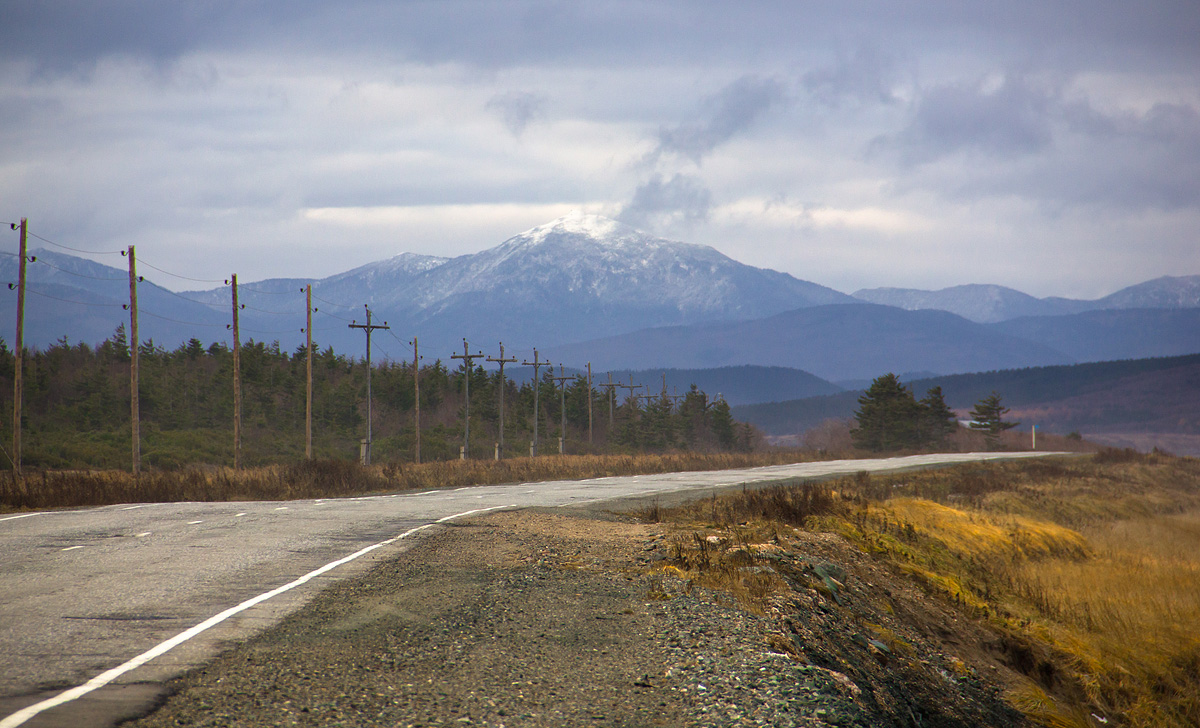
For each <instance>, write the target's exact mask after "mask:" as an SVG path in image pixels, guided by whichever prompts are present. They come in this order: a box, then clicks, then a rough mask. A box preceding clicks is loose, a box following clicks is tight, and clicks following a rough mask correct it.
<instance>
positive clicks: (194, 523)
mask: <svg viewBox="0 0 1200 728" xmlns="http://www.w3.org/2000/svg"><path fill="white" fill-rule="evenodd" d="M197 523H204V521H188V523H187V525H189V526H195V525H196V524H197Z"/></svg>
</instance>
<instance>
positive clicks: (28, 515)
mask: <svg viewBox="0 0 1200 728" xmlns="http://www.w3.org/2000/svg"><path fill="white" fill-rule="evenodd" d="M44 515H46V514H45V513H41V512H39V513H22V514H21V515H19V516H5V517H4V518H0V521H15V520H17V519H18V518H29V517H31V516H44Z"/></svg>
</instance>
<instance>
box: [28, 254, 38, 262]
mask: <svg viewBox="0 0 1200 728" xmlns="http://www.w3.org/2000/svg"><path fill="white" fill-rule="evenodd" d="M29 262H30V263H36V262H37V256H36V255H31V256H29Z"/></svg>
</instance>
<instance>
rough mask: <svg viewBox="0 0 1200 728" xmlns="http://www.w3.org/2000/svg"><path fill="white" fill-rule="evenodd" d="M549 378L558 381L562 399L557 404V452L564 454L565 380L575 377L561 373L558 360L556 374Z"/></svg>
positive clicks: (565, 440)
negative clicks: (558, 420)
mask: <svg viewBox="0 0 1200 728" xmlns="http://www.w3.org/2000/svg"><path fill="white" fill-rule="evenodd" d="M550 378H551V379H553V380H554V381H556V382H558V388H559V389H560V390H561V394H562V401H561V403H560V404H559V410H558V411H559V419H560V420H561V421H560V423H559V426H558V432H559V437H558V454H559V455H565V454H566V449H567V382H568V381H570V380H572V379H574V378H575V377H568V376H566V375H565V374H564V373H563V365H562V363H561V362H560V363H559V365H558V376H557V377H556V376H554V375H550Z"/></svg>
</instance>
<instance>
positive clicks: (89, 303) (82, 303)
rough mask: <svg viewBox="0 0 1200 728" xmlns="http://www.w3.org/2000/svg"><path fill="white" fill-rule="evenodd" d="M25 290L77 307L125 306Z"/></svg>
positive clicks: (29, 289)
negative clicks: (73, 299) (76, 299)
mask: <svg viewBox="0 0 1200 728" xmlns="http://www.w3.org/2000/svg"><path fill="white" fill-rule="evenodd" d="M8 285H9V287H10V288H11V287H12V286H13V285H15V284H13V283H9V284H8ZM25 290H26V291H28V292H30V293H32V294H34V295H35V296H41V297H42V298H50V299H53V300H55V301H62V302H63V303H74V304H77V305H79V306H106V307H113V306H122V307H123V306H124V305H125V304H123V303H91V302H86V301H72V300H71V299H69V298H59V297H58V296H51V295H50V294H49V293H41V292H39V291H35V290H33V289H32V288H26V289H25ZM180 323H184V322H180Z"/></svg>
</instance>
